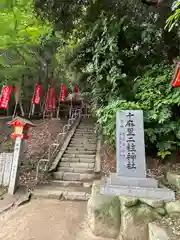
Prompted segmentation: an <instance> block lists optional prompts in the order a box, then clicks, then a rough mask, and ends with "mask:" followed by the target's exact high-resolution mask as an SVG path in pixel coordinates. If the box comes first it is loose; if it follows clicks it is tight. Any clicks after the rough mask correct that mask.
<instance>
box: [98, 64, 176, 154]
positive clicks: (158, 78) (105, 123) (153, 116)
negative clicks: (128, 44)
mask: <svg viewBox="0 0 180 240" xmlns="http://www.w3.org/2000/svg"><path fill="white" fill-rule="evenodd" d="M149 69H150V70H148V71H146V72H145V74H144V75H142V76H141V77H138V78H136V79H135V81H134V93H135V99H134V101H133V102H130V101H129V102H128V101H126V100H117V101H111V102H110V103H109V104H108V105H107V106H105V107H102V108H100V109H98V110H97V111H96V116H97V118H98V120H97V124H98V129H99V130H100V131H101V133H102V134H103V136H104V137H105V140H106V142H107V143H108V144H110V145H111V146H112V147H113V148H115V131H116V112H117V110H118V109H121V110H125V109H142V110H143V111H144V123H145V139H146V144H147V145H148V146H149V147H150V146H152V145H153V146H154V147H155V152H156V154H157V155H158V156H160V157H161V158H165V157H166V156H167V155H169V154H171V153H172V151H175V150H177V149H178V147H179V146H180V118H179V117H180V107H179V106H180V89H179V88H175V89H174V88H172V87H171V85H170V82H171V78H172V67H171V66H169V65H164V64H161V65H155V66H153V67H150V68H149Z"/></svg>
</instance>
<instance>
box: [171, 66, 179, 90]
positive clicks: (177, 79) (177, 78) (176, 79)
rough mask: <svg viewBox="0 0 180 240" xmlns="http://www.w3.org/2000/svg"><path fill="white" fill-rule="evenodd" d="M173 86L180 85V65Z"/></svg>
mask: <svg viewBox="0 0 180 240" xmlns="http://www.w3.org/2000/svg"><path fill="white" fill-rule="evenodd" d="M172 87H180V67H179V68H177V73H176V76H175V79H174V81H173V82H172Z"/></svg>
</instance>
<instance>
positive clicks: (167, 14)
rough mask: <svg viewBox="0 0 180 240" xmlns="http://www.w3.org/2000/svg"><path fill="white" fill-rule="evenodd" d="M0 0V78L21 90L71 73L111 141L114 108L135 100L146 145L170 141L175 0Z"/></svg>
mask: <svg viewBox="0 0 180 240" xmlns="http://www.w3.org/2000/svg"><path fill="white" fill-rule="evenodd" d="M1 2H2V3H1V5H2V6H3V8H1V11H0V27H1V33H0V56H1V58H0V77H1V79H2V81H1V84H2V83H3V81H5V80H7V81H8V82H14V81H15V82H20V83H23V84H24V88H23V91H24V93H25V92H28V91H27V89H26V86H25V85H28V84H29V85H31V87H33V84H34V83H35V82H37V81H41V83H43V84H44V89H46V88H47V85H48V83H50V84H58V85H60V84H61V83H62V82H65V83H66V85H67V82H68V81H71V82H72V83H73V84H74V85H78V86H80V88H81V91H82V92H83V93H84V94H86V95H87V96H88V95H89V96H90V97H89V99H90V100H91V103H92V107H93V113H94V114H95V115H96V117H97V119H98V127H99V129H100V130H101V131H102V133H103V135H104V137H105V140H107V141H108V142H109V143H111V144H112V147H115V145H114V142H115V112H116V110H117V109H119V108H122V109H128V108H135V109H136V108H138V109H139V108H141V109H143V110H144V115H145V128H146V129H145V132H146V142H147V146H148V149H153V151H154V152H155V153H157V154H158V155H160V156H161V157H165V156H166V155H168V154H170V153H171V152H172V151H174V150H176V149H177V148H178V146H179V139H180V122H179V112H180V111H179V110H180V109H179V102H180V101H179V100H180V97H179V96H180V92H179V89H172V88H171V87H170V81H171V77H172V74H173V68H172V64H173V62H174V60H176V59H177V58H178V56H179V51H180V45H179V43H180V33H179V13H180V8H179V7H180V4H179V2H174V1H172V0H128V1H127V0H122V1H120V0H64V1H63V0H61V1H56V0H35V1H27V0H18V1H12V0H11V1H10V0H9V1H5V0H3V1H1ZM52 79H53V81H52ZM32 80H33V81H32Z"/></svg>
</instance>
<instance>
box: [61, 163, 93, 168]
mask: <svg viewBox="0 0 180 240" xmlns="http://www.w3.org/2000/svg"><path fill="white" fill-rule="evenodd" d="M59 166H60V167H66V168H67V167H71V168H85V169H94V163H83V162H77V163H76V162H75V163H74V162H60V164H59Z"/></svg>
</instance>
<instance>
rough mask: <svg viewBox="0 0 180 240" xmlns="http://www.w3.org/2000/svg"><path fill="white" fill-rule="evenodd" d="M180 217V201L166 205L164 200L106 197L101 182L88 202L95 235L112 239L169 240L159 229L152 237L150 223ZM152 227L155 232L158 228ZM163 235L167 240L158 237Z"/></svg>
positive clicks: (98, 182)
mask: <svg viewBox="0 0 180 240" xmlns="http://www.w3.org/2000/svg"><path fill="white" fill-rule="evenodd" d="M177 214H180V201H175V202H168V203H165V202H164V201H162V200H149V199H142V198H141V199H138V198H130V197H111V196H105V195H101V194H100V181H95V182H94V184H93V187H92V194H91V197H90V199H89V201H88V225H89V228H90V229H91V231H92V233H93V234H94V235H96V236H101V237H106V238H111V239H123V240H158V239H159V240H168V239H170V238H168V236H167V238H165V236H166V235H167V234H165V233H164V236H163V235H162V231H160V230H159V228H158V227H157V228H156V231H157V233H156V234H154V235H152V231H150V227H149V223H153V222H155V221H160V220H161V219H162V218H164V217H166V216H168V217H169V216H175V215H177ZM150 226H151V229H152V226H154V225H150ZM154 229H155V227H154ZM157 229H158V230H157ZM154 231H155V230H154ZM160 232H161V235H162V236H163V237H164V238H158V236H159V233H160ZM154 233H155V232H154Z"/></svg>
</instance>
